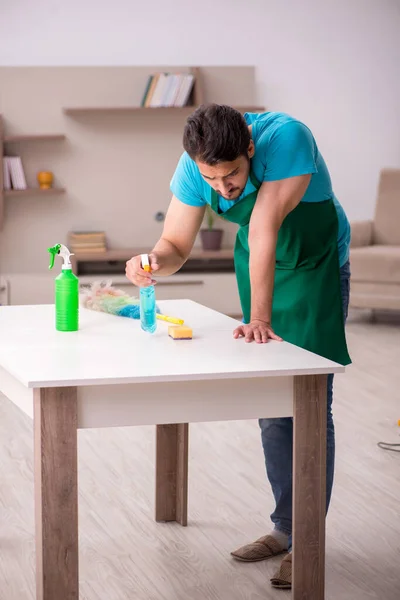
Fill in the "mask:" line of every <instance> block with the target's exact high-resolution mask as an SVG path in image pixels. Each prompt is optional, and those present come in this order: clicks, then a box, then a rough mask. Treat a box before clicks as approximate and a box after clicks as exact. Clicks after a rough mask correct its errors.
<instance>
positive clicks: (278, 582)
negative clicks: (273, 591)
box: [271, 553, 292, 590]
mask: <svg viewBox="0 0 400 600" xmlns="http://www.w3.org/2000/svg"><path fill="white" fill-rule="evenodd" d="M271 585H272V587H274V588H277V589H279V590H290V589H292V553H290V554H287V555H286V556H285V558H284V559H283V561H282V562H281V566H280V567H279V569H278V570H277V572H276V573H275V575H274V576H273V577H272V579H271Z"/></svg>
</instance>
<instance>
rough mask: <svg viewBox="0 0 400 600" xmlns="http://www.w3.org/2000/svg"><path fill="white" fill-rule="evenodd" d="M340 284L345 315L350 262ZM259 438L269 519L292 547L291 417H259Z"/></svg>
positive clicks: (329, 465) (330, 446)
mask: <svg viewBox="0 0 400 600" xmlns="http://www.w3.org/2000/svg"><path fill="white" fill-rule="evenodd" d="M340 286H341V294H342V301H343V314H344V318H345V319H346V318H347V313H348V306H349V295H350V263H349V262H347V263H345V264H344V265H343V267H341V269H340ZM332 400H333V375H328V389H327V405H328V419H327V456H326V488H327V489H326V492H327V499H326V509H327V510H328V507H329V503H330V499H331V494H332V487H333V473H334V466H335V428H334V424H333V416H332ZM259 423H260V428H261V440H262V445H263V449H264V456H265V465H266V468H267V475H268V479H269V482H270V484H271V487H272V492H273V494H274V498H275V503H276V506H275V510H274V512H273V513H272V514H271V520H272V522H273V523H274V525H275V529H279V530H280V531H283V532H285V533H287V534H289V549H290V548H291V546H292V536H291V533H292V453H293V419H292V418H291V417H285V418H279V419H260V421H259Z"/></svg>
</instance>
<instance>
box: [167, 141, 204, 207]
mask: <svg viewBox="0 0 400 600" xmlns="http://www.w3.org/2000/svg"><path fill="white" fill-rule="evenodd" d="M196 169H197V166H196V164H195V163H194V161H193V160H192V159H191V158H190V156H189V155H188V154H187V152H184V153H183V154H182V156H181V157H180V159H179V162H178V164H177V167H176V169H175V173H174V174H173V176H172V179H171V183H170V189H171V192H172V193H173V195H174V196H175V197H176V198H178V200H180V201H181V202H183V203H184V204H189V205H190V206H204V205H205V204H206V200H205V198H203V195H202V193H201V186H200V185H199V177H201V175H199V174H198V173H196Z"/></svg>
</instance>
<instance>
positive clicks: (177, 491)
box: [156, 423, 189, 526]
mask: <svg viewBox="0 0 400 600" xmlns="http://www.w3.org/2000/svg"><path fill="white" fill-rule="evenodd" d="M156 435H157V438H156V521H177V522H178V523H180V524H181V525H183V526H186V525H187V504H188V449H189V425H188V423H178V424H173V425H157V434H156Z"/></svg>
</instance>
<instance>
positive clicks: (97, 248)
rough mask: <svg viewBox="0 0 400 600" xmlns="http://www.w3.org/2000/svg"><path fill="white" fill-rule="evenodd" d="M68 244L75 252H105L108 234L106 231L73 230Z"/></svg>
mask: <svg viewBox="0 0 400 600" xmlns="http://www.w3.org/2000/svg"><path fill="white" fill-rule="evenodd" d="M68 245H69V250H70V251H71V252H72V253H73V254H82V253H83V252H85V253H92V252H93V253H96V254H97V253H100V252H105V251H106V250H107V244H106V234H105V232H104V231H71V232H70V234H69V242H68Z"/></svg>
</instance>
